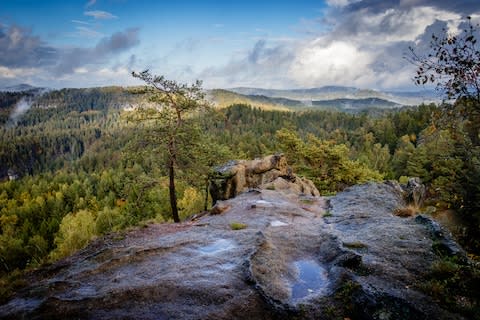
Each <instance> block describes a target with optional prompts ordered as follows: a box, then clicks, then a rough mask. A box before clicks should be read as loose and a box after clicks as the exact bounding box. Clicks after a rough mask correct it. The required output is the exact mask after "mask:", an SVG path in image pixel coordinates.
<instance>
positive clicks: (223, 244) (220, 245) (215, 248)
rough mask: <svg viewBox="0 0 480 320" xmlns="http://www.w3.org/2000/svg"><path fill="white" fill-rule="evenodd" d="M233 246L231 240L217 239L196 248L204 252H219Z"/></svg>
mask: <svg viewBox="0 0 480 320" xmlns="http://www.w3.org/2000/svg"><path fill="white" fill-rule="evenodd" d="M234 247H235V245H234V243H233V242H232V241H231V240H227V239H219V240H217V241H215V242H214V243H212V244H209V245H207V246H203V247H200V248H199V249H198V250H200V252H202V253H205V254H217V253H219V252H223V251H227V250H230V249H233V248H234Z"/></svg>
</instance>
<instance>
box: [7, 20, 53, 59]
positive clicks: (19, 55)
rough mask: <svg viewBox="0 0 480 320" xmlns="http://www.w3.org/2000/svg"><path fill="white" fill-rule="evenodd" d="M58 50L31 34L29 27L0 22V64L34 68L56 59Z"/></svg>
mask: <svg viewBox="0 0 480 320" xmlns="http://www.w3.org/2000/svg"><path fill="white" fill-rule="evenodd" d="M59 54H60V53H59V51H58V50H57V49H56V48H54V47H52V46H49V45H48V44H46V43H45V42H44V41H42V40H41V39H40V38H39V37H36V36H34V35H33V34H32V32H31V30H30V29H24V28H21V27H19V26H9V27H7V26H4V25H1V24H0V66H3V67H7V68H34V67H42V66H49V65H52V64H54V63H55V61H57V59H58V56H59Z"/></svg>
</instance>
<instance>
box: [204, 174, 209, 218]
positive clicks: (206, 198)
mask: <svg viewBox="0 0 480 320" xmlns="http://www.w3.org/2000/svg"><path fill="white" fill-rule="evenodd" d="M208 182H209V179H208V178H207V179H206V181H205V203H204V204H203V210H204V211H207V210H208Z"/></svg>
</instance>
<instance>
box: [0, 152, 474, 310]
mask: <svg viewBox="0 0 480 320" xmlns="http://www.w3.org/2000/svg"><path fill="white" fill-rule="evenodd" d="M282 159H283V158H282V157H280V158H271V162H270V163H274V164H273V165H266V166H264V163H258V162H257V164H258V166H255V165H254V163H255V162H251V163H249V164H248V165H245V163H244V164H242V167H240V166H238V163H236V164H232V165H230V166H228V167H225V170H224V172H228V174H226V175H225V176H228V177H229V178H232V179H233V178H234V177H235V176H236V175H237V174H239V172H240V175H239V176H238V177H236V178H234V179H233V180H232V182H231V187H230V188H227V189H224V190H227V191H228V190H229V191H228V192H227V191H225V193H222V194H221V195H220V196H219V197H218V198H217V199H221V197H223V198H229V197H230V196H232V195H235V194H237V196H236V197H234V198H231V199H227V200H223V201H221V203H222V210H221V211H220V212H217V213H218V214H217V215H206V216H203V217H200V218H199V219H198V220H196V221H193V222H185V223H182V224H174V225H172V224H157V225H149V226H148V227H146V228H142V229H138V230H134V231H131V232H128V233H125V234H115V235H110V236H107V237H105V238H102V239H97V240H96V241H94V242H93V243H92V244H91V245H89V246H88V247H87V248H86V249H84V250H82V251H80V252H78V253H77V254H75V255H73V256H71V257H69V258H67V259H65V260H62V261H59V262H57V263H56V264H54V265H52V266H50V267H46V268H42V269H40V270H38V271H36V272H32V273H31V274H29V275H28V276H27V282H28V283H30V285H28V286H27V287H26V288H24V289H22V290H20V291H19V292H17V294H16V295H15V296H14V297H13V298H12V299H11V300H10V301H9V302H8V303H6V304H4V305H3V306H0V318H2V319H21V318H24V319H67V318H75V319H87V318H88V319H291V318H295V319H339V318H340V319H348V318H349V319H463V318H462V316H461V315H459V314H455V313H452V312H450V311H448V310H446V309H445V306H444V305H442V304H440V303H439V302H438V301H437V300H435V299H434V298H432V297H431V296H429V294H428V292H426V291H425V290H422V289H421V288H422V286H421V284H422V283H423V282H424V281H425V276H426V273H427V272H428V270H429V268H430V266H431V265H432V264H433V263H435V262H436V261H438V260H439V259H440V257H439V255H438V254H439V253H438V251H437V250H436V249H435V246H436V244H437V243H438V242H439V240H442V239H443V240H445V241H444V242H445V243H446V244H448V246H449V248H454V246H453V245H452V242H451V239H449V236H448V233H445V232H442V231H441V229H438V228H439V227H438V225H434V224H433V227H432V224H431V223H429V219H428V218H427V217H423V218H415V217H411V218H410V217H409V218H400V217H397V216H395V215H394V214H393V211H394V210H395V209H397V208H399V207H402V206H405V202H404V199H403V193H402V191H401V188H400V187H399V186H398V184H395V183H368V184H364V185H358V186H354V187H351V188H349V189H347V190H345V191H344V192H342V193H339V194H337V195H336V196H335V197H331V198H324V197H316V196H312V195H311V194H305V193H304V192H303V191H300V192H298V191H299V190H297V189H296V187H293V189H292V188H290V189H284V190H283V191H282V189H281V188H279V189H277V188H275V190H271V189H272V188H266V189H258V188H257V189H254V190H250V191H246V192H242V193H240V191H241V190H244V189H245V188H249V187H248V186H255V187H258V186H262V185H265V183H264V180H262V179H263V178H262V179H260V178H258V177H257V178H252V176H251V175H250V172H255V169H253V168H259V169H258V170H257V171H258V173H260V174H263V177H265V173H266V172H268V171H272V170H277V171H278V172H277V171H275V172H276V173H275V174H272V175H273V176H275V175H277V174H278V175H277V177H275V178H273V179H266V180H272V181H275V180H276V179H278V178H279V177H282V176H284V173H288V169H287V166H286V164H285V163H284V162H283V160H282ZM233 167H235V169H229V168H233ZM265 167H275V169H270V170H267V171H264V168H265ZM247 168H248V169H247ZM260 168H261V169H260ZM243 171H244V172H245V173H243ZM247 172H248V173H247ZM290 174H291V173H290ZM242 175H243V177H244V178H242ZM287 176H288V174H287ZM242 179H244V180H245V181H247V180H249V179H252V180H250V182H248V183H247V182H245V183H244V182H242V181H243V180H242ZM282 179H283V178H282ZM222 181H226V180H222ZM233 181H236V182H233ZM251 181H253V185H252V184H249V183H252V182H251ZM286 181H289V180H286ZM222 183H223V182H222ZM292 185H294V183H292V184H290V187H291V186H292ZM239 186H241V187H239ZM246 186H247V187H246ZM234 224H236V225H242V228H241V229H240V230H234V229H235V228H234V227H233V226H234ZM452 250H453V251H455V250H454V249H452ZM451 253H452V254H455V255H457V254H460V255H461V254H462V253H461V252H457V251H455V252H451ZM443 254H445V253H443ZM447 254H448V252H447ZM463 299H465V303H471V301H470V300H469V299H471V297H463Z"/></svg>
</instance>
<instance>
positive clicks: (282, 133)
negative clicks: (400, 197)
mask: <svg viewBox="0 0 480 320" xmlns="http://www.w3.org/2000/svg"><path fill="white" fill-rule="evenodd" d="M277 139H278V141H279V144H280V145H281V146H282V151H283V152H285V154H286V156H287V159H288V160H289V162H290V163H291V164H292V165H293V166H294V167H295V169H296V171H297V172H299V173H300V174H302V175H305V176H306V177H307V178H309V179H311V180H312V181H313V182H314V183H315V185H316V186H317V188H318V189H319V191H320V192H321V193H332V192H337V191H340V190H343V189H344V188H345V187H347V186H351V185H354V184H357V183H364V182H367V181H379V180H382V178H383V177H382V175H381V174H380V173H379V172H378V171H375V170H373V169H370V168H368V167H367V166H365V165H364V164H362V163H360V162H359V161H354V160H351V159H349V156H348V153H349V149H348V147H347V146H346V145H344V144H335V143H334V142H333V141H325V140H321V139H319V138H317V137H315V136H313V135H308V136H307V139H306V141H305V142H304V141H302V140H301V139H300V138H299V137H298V135H297V134H296V133H295V132H293V131H290V130H287V129H282V130H279V131H278V132H277Z"/></svg>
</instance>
